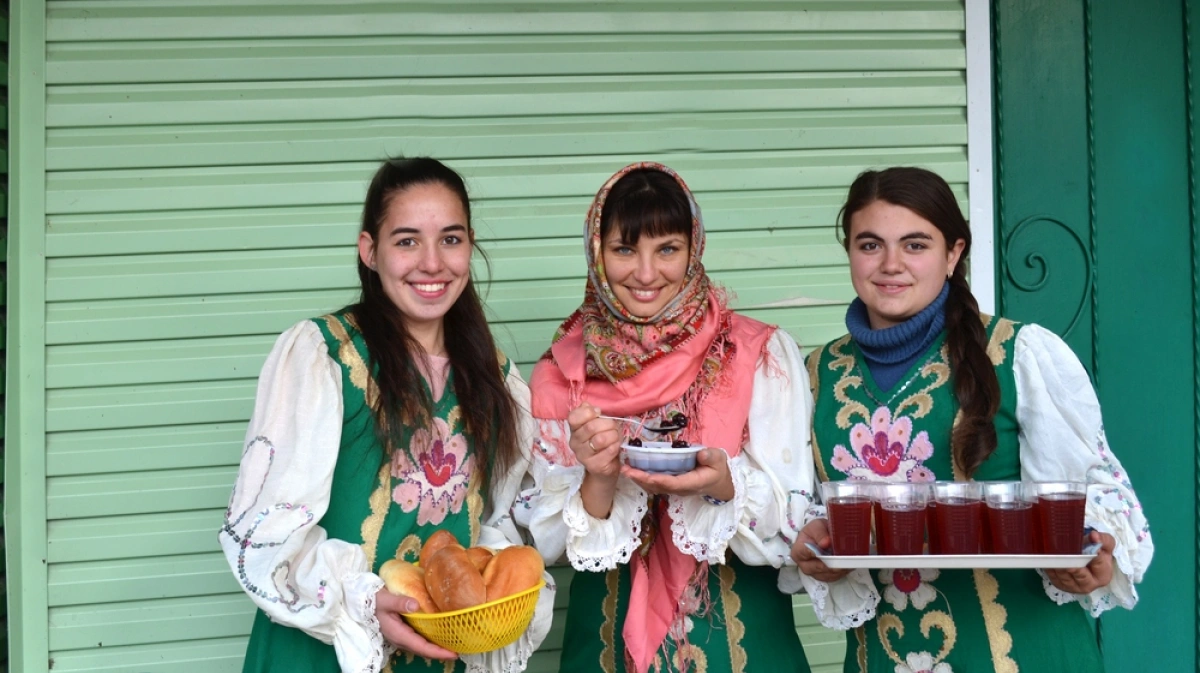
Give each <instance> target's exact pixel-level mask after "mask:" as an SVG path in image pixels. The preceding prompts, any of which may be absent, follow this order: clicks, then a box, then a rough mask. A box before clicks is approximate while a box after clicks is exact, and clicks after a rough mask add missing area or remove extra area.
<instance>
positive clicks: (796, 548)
mask: <svg viewBox="0 0 1200 673" xmlns="http://www.w3.org/2000/svg"><path fill="white" fill-rule="evenodd" d="M806 542H808V543H812V544H814V545H816V546H817V547H818V548H820V549H829V547H830V545H831V544H832V542H833V541H832V540H831V539H830V537H829V521H828V520H826V519H813V520H812V521H810V522H808V525H807V526H805V527H804V528H802V529H801V530H800V534H799V535H798V536H796V543H795V544H793V545H792V560H793V561H795V562H796V565H797V566H799V568H800V572H802V573H804V574H805V575H808V576H809V577H811V578H813V579H815V580H818V581H821V582H836V581H838V580H840V579H842V578H843V577H845V576H846V575H849V574H850V571H849V570H846V569H835V568H830V567H829V566H827V565H825V562H824V561H822V560H821V559H820V557H818V556H817V555H816V554H814V553H813V552H812V550H811V549H809V548H808V547H807V546H806V545H805V543H806Z"/></svg>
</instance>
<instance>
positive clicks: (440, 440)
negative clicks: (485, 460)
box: [392, 418, 474, 526]
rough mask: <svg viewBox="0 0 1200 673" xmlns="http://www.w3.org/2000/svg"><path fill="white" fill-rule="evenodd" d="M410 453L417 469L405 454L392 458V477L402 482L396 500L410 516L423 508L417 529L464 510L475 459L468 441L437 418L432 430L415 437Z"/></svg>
mask: <svg viewBox="0 0 1200 673" xmlns="http://www.w3.org/2000/svg"><path fill="white" fill-rule="evenodd" d="M409 450H410V453H411V455H412V456H413V459H415V461H416V465H413V461H412V460H410V459H409V456H408V455H406V454H405V453H404V452H403V451H396V452H394V453H393V454H392V477H394V478H395V479H398V480H401V483H400V484H399V485H397V486H396V488H395V489H394V490H393V491H392V500H394V501H396V504H397V505H400V508H401V509H402V510H404V511H405V512H406V513H407V512H411V511H413V510H414V509H418V508H419V511H418V512H417V525H420V526H424V525H426V524H434V525H437V524H440V523H441V522H442V521H443V520H445V518H446V514H448V513H457V512H458V511H460V510H461V509H462V504H463V499H464V498H465V496H466V494H467V482H468V481H469V480H470V475H471V466H472V463H473V460H474V459H473V458H468V457H467V440H466V437H464V436H463V435H460V434H457V433H453V432H451V431H450V426H449V424H447V423H446V421H444V420H442V419H440V418H435V419H433V426H432V427H431V428H421V429H420V430H417V431H416V432H414V433H413V437H412V443H411V444H410V445H409Z"/></svg>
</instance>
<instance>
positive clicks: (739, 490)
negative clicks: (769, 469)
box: [667, 458, 754, 563]
mask: <svg viewBox="0 0 1200 673" xmlns="http://www.w3.org/2000/svg"><path fill="white" fill-rule="evenodd" d="M734 460H737V459H736V458H735V459H731V460H730V465H729V467H730V470H729V476H730V477H732V478H733V500H731V501H729V502H727V503H725V504H723V505H713V504H711V503H708V502H704V501H703V500H702V499H701V497H700V496H698V495H692V496H686V497H680V496H671V497H670V498H669V499H668V501H669V503H670V507H669V508H668V510H667V514H668V515H669V516H670V517H671V541H672V542H674V543H675V548H676V549H678V550H679V551H681V552H683V553H685V554H688V555H689V556H691V557H692V558H694V559H696V560H697V561H699V562H701V563H703V562H705V561H707V562H709V563H724V562H725V550H726V549H728V548H729V541H730V540H732V539H733V536H734V535H735V534H737V528H738V519H739V518H740V517H741V514H742V511H743V510H744V509H745V508H746V475H745V473H744V472H743V470H742V465H744V464H745V463H744V462H742V463H737V464H736V466H735V464H734V462H733V461H734ZM689 501H692V504H693V506H692V507H691V508H690V509H692V510H693V511H695V509H696V508H697V507H700V508H702V509H701V511H702V512H709V513H712V514H713V515H714V516H712V518H711V519H710V520H711V521H712V524H711V525H712V528H711V531H712V532H711V534H710V535H709V536H708V538H707V539H700V538H696V537H693V536H692V531H690V530H689V529H688V520H689V517H688V516H687V514H686V512H685V508H686V507H685V506H686V505H687V504H688V502H689ZM696 502H703V503H704V504H702V505H696V504H695V503H696ZM750 525H751V527H753V525H754V524H753V523H751V524H750Z"/></svg>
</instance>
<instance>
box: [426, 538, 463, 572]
mask: <svg viewBox="0 0 1200 673" xmlns="http://www.w3.org/2000/svg"><path fill="white" fill-rule="evenodd" d="M446 546H454V547H462V545H460V544H459V543H458V538H456V537H454V533H451V532H450V531H448V530H439V531H437V532H435V533H434V534H433V535H430V536H429V539H428V540H426V541H425V545H424V546H423V547H421V554H420V558H419V559H418V560H419V562H420V564H421V567H422V568H428V567H429V559H430V557H432V556H433V555H434V554H436V553H437V552H438V551H439V550H441V549H442V547H446Z"/></svg>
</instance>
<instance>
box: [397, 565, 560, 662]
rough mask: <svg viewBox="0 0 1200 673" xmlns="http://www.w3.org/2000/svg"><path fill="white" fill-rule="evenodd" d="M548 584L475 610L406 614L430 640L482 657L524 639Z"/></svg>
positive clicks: (539, 585) (484, 604)
mask: <svg viewBox="0 0 1200 673" xmlns="http://www.w3.org/2000/svg"><path fill="white" fill-rule="evenodd" d="M544 586H546V581H545V580H542V581H540V582H538V583H537V586H535V587H533V588H532V589H526V590H525V591H521V592H518V593H515V594H513V595H511V596H506V597H504V598H500V599H498V600H494V601H491V602H489V603H483V604H481V605H476V606H475V607H473V608H464V609H462V610H453V611H451V612H438V613H435V614H427V613H424V612H409V613H405V614H404V615H403V617H404V619H405V620H406V621H408V623H409V625H410V626H412V627H413V630H414V631H416V632H417V633H419V634H421V635H422V636H424V637H425V639H426V640H428V641H429V642H431V643H433V644H435V645H441V646H442V647H444V648H446V649H447V650H450V651H452V652H457V653H458V654H479V653H481V652H491V651H492V650H498V649H500V648H501V647H504V646H505V645H509V644H511V643H513V642H514V641H516V639H517V638H519V637H521V634H522V633H524V632H525V629H526V628H528V627H529V622H530V620H532V619H533V609H534V607H536V606H537V599H538V593H539V592H540V591H541V590H542V587H544Z"/></svg>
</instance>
